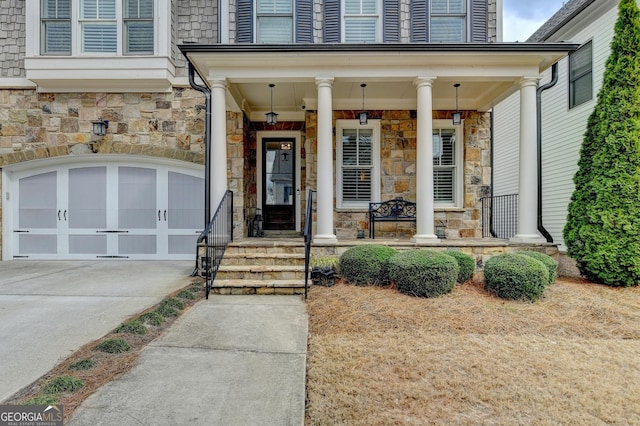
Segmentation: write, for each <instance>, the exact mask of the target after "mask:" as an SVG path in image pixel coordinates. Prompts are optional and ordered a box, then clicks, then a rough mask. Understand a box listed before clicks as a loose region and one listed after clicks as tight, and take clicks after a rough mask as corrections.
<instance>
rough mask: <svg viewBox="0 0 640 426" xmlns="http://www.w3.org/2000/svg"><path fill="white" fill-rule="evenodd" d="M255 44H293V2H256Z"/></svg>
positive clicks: (265, 0) (273, 0) (268, 0)
mask: <svg viewBox="0 0 640 426" xmlns="http://www.w3.org/2000/svg"><path fill="white" fill-rule="evenodd" d="M257 6H258V7H257V11H256V15H257V16H256V18H257V42H258V43H292V42H293V1H292V0H258V1H257Z"/></svg>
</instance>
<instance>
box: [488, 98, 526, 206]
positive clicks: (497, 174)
mask: <svg viewBox="0 0 640 426" xmlns="http://www.w3.org/2000/svg"><path fill="white" fill-rule="evenodd" d="M519 106H520V92H516V93H514V94H513V95H511V96H510V97H508V98H507V99H505V100H504V101H502V102H500V103H499V104H498V105H496V107H495V108H494V109H493V129H494V130H493V195H507V194H517V193H518V166H519V164H520V163H519V161H518V160H519V156H518V141H519V139H520V108H519Z"/></svg>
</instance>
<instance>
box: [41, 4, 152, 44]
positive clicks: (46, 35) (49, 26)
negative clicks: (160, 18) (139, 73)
mask: <svg viewBox="0 0 640 426" xmlns="http://www.w3.org/2000/svg"><path fill="white" fill-rule="evenodd" d="M41 4H42V9H41V16H40V21H41V22H40V24H41V25H40V27H41V34H40V37H41V38H40V51H41V53H42V54H43V55H81V54H89V55H90V54H113V55H119V54H123V55H126V54H133V55H148V54H153V53H154V16H153V13H154V0H42V3H41Z"/></svg>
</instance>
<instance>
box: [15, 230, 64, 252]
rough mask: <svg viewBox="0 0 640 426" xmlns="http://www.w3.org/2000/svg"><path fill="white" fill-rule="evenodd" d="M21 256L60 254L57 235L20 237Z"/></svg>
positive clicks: (27, 235) (21, 235)
mask: <svg viewBox="0 0 640 426" xmlns="http://www.w3.org/2000/svg"><path fill="white" fill-rule="evenodd" d="M18 244H19V247H20V254H21V255H30V254H56V253H58V236H57V235H33V234H20V235H18Z"/></svg>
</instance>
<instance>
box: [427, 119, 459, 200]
mask: <svg viewBox="0 0 640 426" xmlns="http://www.w3.org/2000/svg"><path fill="white" fill-rule="evenodd" d="M441 125H442V126H441ZM433 127H434V128H433V200H434V202H435V203H436V204H439V205H444V206H458V205H459V204H460V203H461V202H462V173H463V170H462V161H463V160H462V155H461V154H462V148H461V146H460V145H461V143H462V142H461V139H462V138H461V137H460V135H459V133H460V127H461V126H455V127H454V126H451V123H450V122H449V123H446V120H434V123H433Z"/></svg>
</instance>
